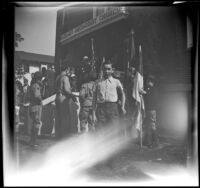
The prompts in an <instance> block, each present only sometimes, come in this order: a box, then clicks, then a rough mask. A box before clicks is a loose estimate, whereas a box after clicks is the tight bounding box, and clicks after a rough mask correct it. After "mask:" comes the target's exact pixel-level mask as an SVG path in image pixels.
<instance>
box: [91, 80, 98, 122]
mask: <svg viewBox="0 0 200 188" xmlns="http://www.w3.org/2000/svg"><path fill="white" fill-rule="evenodd" d="M96 108H97V84H96V83H95V85H94V88H93V101H92V112H93V118H94V119H96V114H95V113H96Z"/></svg>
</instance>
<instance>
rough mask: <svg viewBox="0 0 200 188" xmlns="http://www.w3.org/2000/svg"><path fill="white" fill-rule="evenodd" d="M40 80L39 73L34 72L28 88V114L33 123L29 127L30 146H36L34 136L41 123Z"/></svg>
mask: <svg viewBox="0 0 200 188" xmlns="http://www.w3.org/2000/svg"><path fill="white" fill-rule="evenodd" d="M41 79H42V75H41V73H40V72H36V73H35V74H34V77H33V80H32V85H31V88H30V106H29V113H30V117H31V119H32V122H33V123H32V127H31V137H30V145H31V146H37V144H36V136H37V134H38V131H39V128H40V127H41V125H42V122H41V115H42V95H41V88H42V84H41Z"/></svg>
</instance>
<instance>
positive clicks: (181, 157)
mask: <svg viewBox="0 0 200 188" xmlns="http://www.w3.org/2000/svg"><path fill="white" fill-rule="evenodd" d="M28 140H29V136H27V135H25V134H19V135H18V136H17V140H16V142H17V143H18V146H17V147H18V154H19V155H18V156H19V165H20V166H26V164H28V162H29V161H30V160H31V159H32V158H33V157H34V158H35V159H38V160H35V163H34V164H32V166H34V165H40V164H42V162H44V161H45V160H46V159H45V158H44V157H43V156H44V154H45V152H46V151H48V149H49V148H51V147H52V146H54V145H55V144H56V143H57V142H58V141H56V140H55V139H54V138H53V137H50V136H40V137H38V138H37V144H38V146H37V147H35V148H33V147H30V146H29V144H28ZM187 162H188V152H187V144H186V143H185V142H182V141H177V140H173V139H171V138H163V137H159V145H158V146H157V147H156V148H151V149H149V148H147V147H142V148H141V147H140V146H139V145H137V144H136V143H134V142H130V143H129V144H128V145H127V146H126V147H124V148H123V149H122V150H120V151H118V152H117V153H115V154H114V155H113V156H111V157H109V158H108V159H107V160H105V161H103V162H100V163H98V164H96V165H92V166H90V167H89V168H87V169H85V170H84V174H87V176H88V177H89V179H90V180H92V181H99V182H110V181H111V182H120V181H125V182H129V181H134V182H140V181H149V180H153V179H154V176H152V175H151V174H154V175H161V174H164V173H170V172H172V171H173V169H174V168H178V169H187Z"/></svg>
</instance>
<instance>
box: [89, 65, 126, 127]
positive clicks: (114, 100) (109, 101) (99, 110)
mask: <svg viewBox="0 0 200 188" xmlns="http://www.w3.org/2000/svg"><path fill="white" fill-rule="evenodd" d="M112 74H113V67H112V63H111V62H110V61H109V62H105V63H104V65H103V78H102V79H100V80H99V81H97V86H96V90H95V97H94V107H96V108H94V109H96V115H97V129H98V128H103V127H105V126H108V125H111V124H117V123H118V120H119V106H118V105H119V103H118V102H119V100H121V105H120V107H121V110H122V113H123V114H125V113H126V110H125V108H124V106H125V94H124V91H123V87H122V84H121V82H120V81H119V80H118V79H115V78H113V77H112ZM93 113H95V110H94V111H93ZM94 117H95V115H94Z"/></svg>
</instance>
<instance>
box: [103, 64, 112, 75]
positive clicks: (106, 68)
mask: <svg viewBox="0 0 200 188" xmlns="http://www.w3.org/2000/svg"><path fill="white" fill-rule="evenodd" d="M103 73H104V76H105V77H106V78H108V77H110V76H111V75H112V73H113V69H112V65H111V64H106V65H104V67H103Z"/></svg>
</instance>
